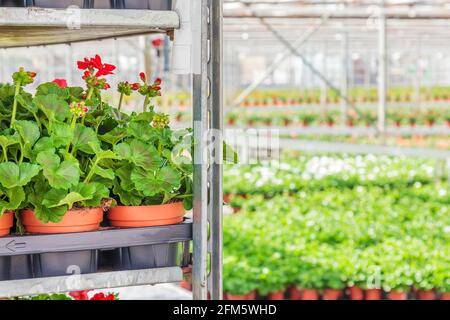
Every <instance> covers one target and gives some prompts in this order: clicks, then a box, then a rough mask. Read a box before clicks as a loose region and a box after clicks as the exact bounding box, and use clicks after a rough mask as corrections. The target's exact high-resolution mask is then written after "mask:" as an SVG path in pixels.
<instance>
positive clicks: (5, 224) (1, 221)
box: [0, 212, 14, 237]
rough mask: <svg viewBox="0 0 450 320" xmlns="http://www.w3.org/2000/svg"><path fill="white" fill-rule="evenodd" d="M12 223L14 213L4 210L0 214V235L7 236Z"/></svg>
mask: <svg viewBox="0 0 450 320" xmlns="http://www.w3.org/2000/svg"><path fill="white" fill-rule="evenodd" d="M13 224H14V214H13V213H12V212H5V213H4V214H3V215H1V216H0V237H4V236H7V235H8V234H9V232H10V229H11V228H12V226H13Z"/></svg>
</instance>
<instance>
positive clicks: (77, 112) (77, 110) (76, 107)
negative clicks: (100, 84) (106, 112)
mask: <svg viewBox="0 0 450 320" xmlns="http://www.w3.org/2000/svg"><path fill="white" fill-rule="evenodd" d="M88 111H89V108H88V107H86V105H85V104H84V102H74V103H72V104H71V105H70V113H71V114H73V115H74V116H76V117H80V118H81V117H84V116H85V115H86V113H88Z"/></svg>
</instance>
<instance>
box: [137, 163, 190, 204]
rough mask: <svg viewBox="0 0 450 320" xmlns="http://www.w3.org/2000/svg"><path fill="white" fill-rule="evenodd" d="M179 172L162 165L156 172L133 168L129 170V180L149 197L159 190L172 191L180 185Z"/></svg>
mask: <svg viewBox="0 0 450 320" xmlns="http://www.w3.org/2000/svg"><path fill="white" fill-rule="evenodd" d="M180 180H181V174H180V172H179V171H177V170H175V169H173V168H171V167H163V168H162V169H161V170H159V171H158V172H157V173H156V174H154V173H153V172H150V171H145V170H143V169H141V168H135V169H134V170H133V171H132V172H131V181H133V183H134V185H135V186H136V189H137V190H138V191H141V192H142V193H143V194H144V195H145V196H147V197H151V196H154V195H156V194H158V193H160V192H168V193H170V192H173V191H174V190H176V189H178V188H179V187H180V184H181V183H180Z"/></svg>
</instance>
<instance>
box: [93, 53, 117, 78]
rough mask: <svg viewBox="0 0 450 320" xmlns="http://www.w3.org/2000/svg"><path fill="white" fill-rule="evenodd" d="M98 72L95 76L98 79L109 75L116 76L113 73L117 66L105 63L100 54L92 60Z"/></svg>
mask: <svg viewBox="0 0 450 320" xmlns="http://www.w3.org/2000/svg"><path fill="white" fill-rule="evenodd" d="M91 60H92V63H93V65H94V68H96V69H97V70H98V71H97V73H96V74H95V76H96V77H101V76H107V75H108V74H114V73H113V71H114V70H115V69H116V66H114V65H112V64H108V63H103V62H102V58H100V56H99V55H98V54H96V55H95V57H94V58H92V59H91Z"/></svg>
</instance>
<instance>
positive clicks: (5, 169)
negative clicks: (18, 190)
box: [0, 162, 41, 188]
mask: <svg viewBox="0 0 450 320" xmlns="http://www.w3.org/2000/svg"><path fill="white" fill-rule="evenodd" d="M40 170H41V169H40V167H39V166H38V165H37V164H31V163H21V164H20V165H17V164H15V163H14V162H3V163H0V183H1V184H2V186H3V187H5V188H14V187H21V186H24V185H26V184H27V183H28V182H30V181H31V179H32V178H33V177H35V176H36V175H37V174H38V173H39V171H40Z"/></svg>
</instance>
